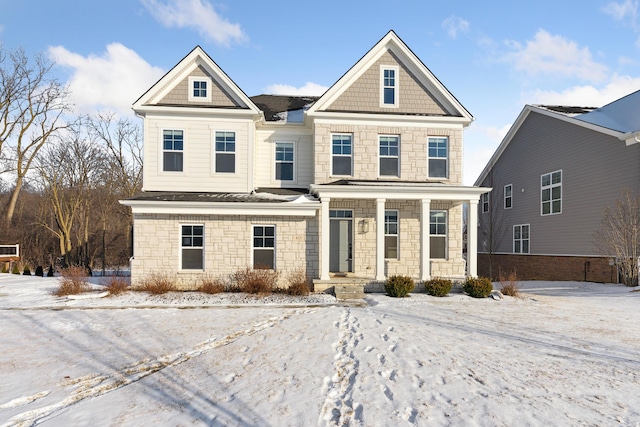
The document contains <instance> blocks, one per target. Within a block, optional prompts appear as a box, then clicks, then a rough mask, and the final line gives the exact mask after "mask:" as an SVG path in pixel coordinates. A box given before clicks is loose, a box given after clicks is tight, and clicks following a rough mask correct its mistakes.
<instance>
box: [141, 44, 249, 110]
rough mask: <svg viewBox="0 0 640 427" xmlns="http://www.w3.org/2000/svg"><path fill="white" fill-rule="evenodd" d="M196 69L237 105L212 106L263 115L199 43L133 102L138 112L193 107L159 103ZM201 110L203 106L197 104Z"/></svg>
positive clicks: (218, 108)
mask: <svg viewBox="0 0 640 427" xmlns="http://www.w3.org/2000/svg"><path fill="white" fill-rule="evenodd" d="M197 68H202V69H203V70H204V72H205V73H206V74H207V75H208V76H210V77H211V78H212V79H213V80H214V81H215V83H216V85H218V86H219V87H220V88H221V89H222V90H224V92H225V93H226V94H228V95H229V97H230V98H231V99H232V100H233V102H234V104H235V106H233V107H230V106H221V107H216V106H215V105H213V106H210V107H209V108H216V109H217V110H218V111H220V110H227V111H228V112H236V113H238V112H240V113H244V114H247V113H249V114H255V115H260V114H261V112H260V110H259V109H258V107H256V105H255V104H254V103H253V102H252V101H251V99H249V97H248V96H247V95H246V94H245V93H244V92H243V91H242V89H240V87H238V85H236V84H235V82H234V81H233V80H231V78H230V77H229V76H228V75H227V74H226V73H225V72H224V71H223V70H222V69H221V68H220V67H219V66H218V64H216V63H215V62H214V61H213V59H211V57H210V56H209V55H207V53H206V52H205V51H204V50H203V49H202V48H201V47H200V46H196V47H195V48H194V49H193V50H192V51H191V52H189V53H188V54H187V56H185V57H184V58H182V60H181V61H180V62H178V64H176V65H175V66H174V67H173V68H172V69H171V70H169V71H168V72H167V73H166V74H165V75H164V76H162V77H161V78H160V80H158V81H157V82H156V83H155V84H154V85H153V86H151V88H149V90H147V91H146V92H145V93H144V94H143V95H142V96H141V97H140V98H138V99H137V100H136V102H134V104H133V110H134V111H136V112H137V113H143V112H146V111H153V110H156V109H166V108H191V107H194V106H191V105H184V104H182V105H179V106H178V105H166V104H165V105H159V104H160V101H161V100H162V99H163V98H164V97H165V96H166V95H167V94H169V93H170V92H171V90H172V89H174V88H175V87H176V86H177V85H178V84H180V83H181V82H183V81H184V80H185V79H187V78H188V77H189V75H190V74H191V73H192V72H193V71H194V70H196V69H197ZM197 107H198V109H199V110H202V106H201V105H198V106H197Z"/></svg>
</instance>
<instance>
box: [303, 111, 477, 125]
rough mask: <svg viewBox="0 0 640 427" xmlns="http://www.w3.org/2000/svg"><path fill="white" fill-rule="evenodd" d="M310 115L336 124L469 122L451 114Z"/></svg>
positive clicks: (455, 123)
mask: <svg viewBox="0 0 640 427" xmlns="http://www.w3.org/2000/svg"><path fill="white" fill-rule="evenodd" d="M309 116H310V117H312V118H313V119H314V121H315V122H316V123H323V122H327V123H328V122H330V123H335V124H337V123H338V122H343V123H346V122H349V123H352V124H353V122H362V123H364V124H370V123H371V122H375V123H377V124H380V125H381V126H397V125H398V122H401V123H402V124H407V123H410V124H415V125H421V124H422V125H426V126H429V127H431V126H434V125H435V126H437V125H438V124H442V126H443V127H447V126H451V125H460V126H461V127H467V126H469V124H470V123H471V121H470V120H469V119H467V118H466V117H452V116H414V115H402V114H387V113H384V114H382V113H381V114H367V113H341V112H327V111H318V112H316V113H313V114H310V115H309Z"/></svg>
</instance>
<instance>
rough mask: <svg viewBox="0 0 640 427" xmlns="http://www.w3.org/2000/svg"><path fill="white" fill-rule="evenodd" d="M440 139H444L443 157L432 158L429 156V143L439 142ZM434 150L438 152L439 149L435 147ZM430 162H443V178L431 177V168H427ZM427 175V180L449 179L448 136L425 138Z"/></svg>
mask: <svg viewBox="0 0 640 427" xmlns="http://www.w3.org/2000/svg"><path fill="white" fill-rule="evenodd" d="M440 139H444V140H445V144H446V147H445V155H444V157H441V156H435V157H432V156H431V155H430V153H431V146H430V144H431V141H432V140H434V141H435V140H440ZM436 150H438V151H439V148H437V147H436ZM430 160H444V170H445V172H444V176H432V175H431V168H430V167H429V163H430ZM427 175H428V177H429V178H435V179H449V137H448V136H430V137H428V138H427Z"/></svg>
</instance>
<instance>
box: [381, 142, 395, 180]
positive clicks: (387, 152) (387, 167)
mask: <svg viewBox="0 0 640 427" xmlns="http://www.w3.org/2000/svg"><path fill="white" fill-rule="evenodd" d="M399 147H400V137H399V136H381V137H380V176H400V169H399V156H398V152H399Z"/></svg>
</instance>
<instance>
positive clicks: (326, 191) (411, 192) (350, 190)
mask: <svg viewBox="0 0 640 427" xmlns="http://www.w3.org/2000/svg"><path fill="white" fill-rule="evenodd" d="M311 191H312V192H313V193H314V194H316V195H317V196H318V197H320V198H323V197H328V198H330V199H331V198H340V199H386V200H422V199H430V200H448V201H460V200H478V199H479V198H480V195H481V194H483V193H487V192H489V191H491V188H488V187H462V186H442V187H424V186H403V185H402V184H401V183H399V184H398V185H396V186H394V185H388V186H379V185H371V186H366V185H358V186H357V187H356V186H345V185H317V184H312V185H311Z"/></svg>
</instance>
